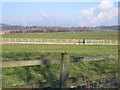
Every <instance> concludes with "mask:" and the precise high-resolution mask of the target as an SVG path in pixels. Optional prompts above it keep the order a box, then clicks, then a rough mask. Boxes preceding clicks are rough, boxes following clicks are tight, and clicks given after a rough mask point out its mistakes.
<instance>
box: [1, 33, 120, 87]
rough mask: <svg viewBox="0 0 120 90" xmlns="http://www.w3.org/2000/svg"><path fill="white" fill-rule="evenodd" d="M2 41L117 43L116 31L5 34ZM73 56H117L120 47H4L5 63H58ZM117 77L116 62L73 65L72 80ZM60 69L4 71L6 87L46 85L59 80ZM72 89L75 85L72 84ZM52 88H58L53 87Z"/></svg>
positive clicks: (53, 66) (28, 68)
mask: <svg viewBox="0 0 120 90" xmlns="http://www.w3.org/2000/svg"><path fill="white" fill-rule="evenodd" d="M2 37H3V38H43V39H48V38H49V39H54V38H55V39H67V38H68V39H73V38H76V39H77V38H78V37H80V38H85V39H108V40H116V39H117V32H116V31H94V32H69V33H65V32H63V33H62V32H60V33H38V34H35V33H33V34H6V35H3V36H2ZM63 52H65V53H68V54H70V55H71V56H76V57H77V56H99V55H100V56H104V55H111V54H112V55H113V54H118V46H109V45H27V44H26V45H24V44H12V45H2V60H3V61H12V60H13V61H14V60H34V59H35V60H36V59H38V60H39V59H43V60H44V59H56V60H61V53H63ZM108 73H110V74H112V75H113V76H115V75H116V73H117V60H109V61H107V60H105V61H99V62H97V61H96V62H84V63H71V69H70V74H69V77H80V76H82V75H83V76H88V77H89V76H90V77H93V76H95V75H101V74H108ZM59 75H60V65H40V66H39V65H38V66H30V67H16V68H3V87H12V86H15V85H18V86H19V85H21V84H22V85H25V84H27V83H30V82H31V81H32V82H33V83H34V84H38V83H39V82H47V81H50V80H51V79H53V80H58V79H59ZM68 83H69V82H68ZM71 85H73V83H71ZM53 87H58V84H57V85H53Z"/></svg>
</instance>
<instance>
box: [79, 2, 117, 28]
mask: <svg viewBox="0 0 120 90" xmlns="http://www.w3.org/2000/svg"><path fill="white" fill-rule="evenodd" d="M117 18H118V8H116V7H115V5H114V2H113V1H112V0H109V1H108V0H106V1H105V0H102V1H101V2H100V3H99V5H98V6H94V7H91V8H88V9H85V10H82V11H81V13H80V17H79V23H80V26H95V25H108V24H114V23H116V24H117Z"/></svg>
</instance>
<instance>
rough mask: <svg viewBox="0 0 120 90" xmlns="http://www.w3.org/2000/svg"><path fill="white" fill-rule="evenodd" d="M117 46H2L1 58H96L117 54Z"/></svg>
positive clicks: (4, 59)
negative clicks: (65, 54) (63, 55)
mask: <svg viewBox="0 0 120 90" xmlns="http://www.w3.org/2000/svg"><path fill="white" fill-rule="evenodd" d="M117 48H118V47H117V46H109V45H103V46H102V45H92V46H90V45H22V44H19V45H18V44H14V45H3V46H2V58H3V61H6V60H22V59H24V60H27V59H28V60H29V59H40V58H43V57H45V58H60V56H61V53H68V54H70V55H73V56H98V55H100V56H101V55H111V54H117V53H118V52H117V51H118V50H117Z"/></svg>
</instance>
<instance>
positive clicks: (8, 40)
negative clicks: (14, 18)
mask: <svg viewBox="0 0 120 90" xmlns="http://www.w3.org/2000/svg"><path fill="white" fill-rule="evenodd" d="M0 44H78V45H79V44H80V45H118V40H84V39H36V38H1V40H0Z"/></svg>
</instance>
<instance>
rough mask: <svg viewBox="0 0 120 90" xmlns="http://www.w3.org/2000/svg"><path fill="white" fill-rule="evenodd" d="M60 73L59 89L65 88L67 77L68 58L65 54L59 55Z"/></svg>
mask: <svg viewBox="0 0 120 90" xmlns="http://www.w3.org/2000/svg"><path fill="white" fill-rule="evenodd" d="M61 59H62V61H61V64H62V65H61V72H60V88H67V79H68V76H69V68H70V56H69V55H68V54H66V53H62V54H61Z"/></svg>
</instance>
